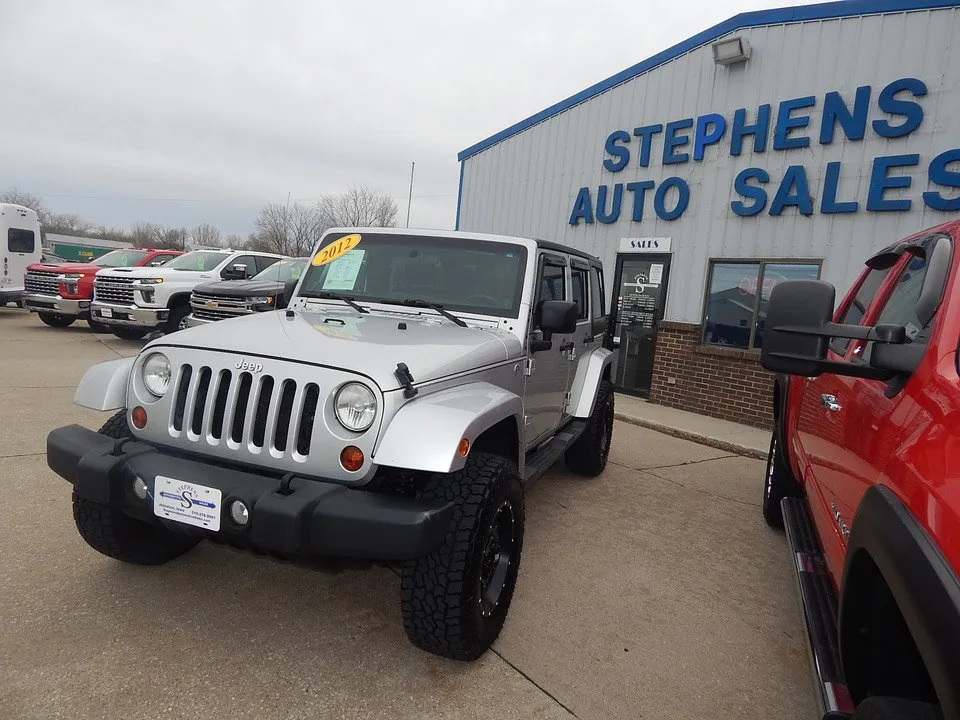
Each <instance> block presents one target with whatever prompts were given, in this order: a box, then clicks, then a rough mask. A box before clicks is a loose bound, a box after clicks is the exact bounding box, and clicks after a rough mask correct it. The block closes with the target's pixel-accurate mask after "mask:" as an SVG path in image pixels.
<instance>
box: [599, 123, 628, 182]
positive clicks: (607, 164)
mask: <svg viewBox="0 0 960 720" xmlns="http://www.w3.org/2000/svg"><path fill="white" fill-rule="evenodd" d="M618 141H619V142H621V143H628V142H630V136H629V135H628V134H627V132H626V130H614V131H613V132H612V133H610V135H609V136H608V137H607V142H606V143H604V145H603V149H604V150H605V151H606V153H607V155H609V156H610V157H609V158H607V159H606V160H604V161H603V167H604V168H606V169H607V170H609V171H610V172H620V171H621V170H623V169H624V168H625V167H626V166H627V165H629V164H630V148H625V147H623V145H617V142H618ZM611 158H613V159H611Z"/></svg>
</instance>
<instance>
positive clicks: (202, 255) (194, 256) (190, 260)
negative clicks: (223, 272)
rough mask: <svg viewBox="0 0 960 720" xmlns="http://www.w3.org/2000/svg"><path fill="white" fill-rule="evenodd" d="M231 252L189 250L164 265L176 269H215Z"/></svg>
mask: <svg viewBox="0 0 960 720" xmlns="http://www.w3.org/2000/svg"><path fill="white" fill-rule="evenodd" d="M229 254H230V253H224V252H206V251H202V252H189V253H187V254H186V255H181V256H180V257H175V258H174V259H173V260H171V261H170V262H168V263H167V264H166V265H164V266H163V267H164V268H173V269H174V270H213V269H214V268H215V267H216V266H217V265H219V264H220V263H222V262H223V261H224V260H226V259H227V257H228V256H229Z"/></svg>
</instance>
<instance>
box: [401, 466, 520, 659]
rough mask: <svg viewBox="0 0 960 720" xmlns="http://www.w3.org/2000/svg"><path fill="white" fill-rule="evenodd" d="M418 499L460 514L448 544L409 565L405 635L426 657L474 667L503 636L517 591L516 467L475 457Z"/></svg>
mask: <svg viewBox="0 0 960 720" xmlns="http://www.w3.org/2000/svg"><path fill="white" fill-rule="evenodd" d="M418 497H419V498H421V499H424V500H448V501H453V502H454V503H455V508H454V512H453V519H452V521H451V524H450V528H449V530H448V532H447V536H446V538H445V539H444V541H443V544H442V545H441V546H440V547H439V548H438V549H437V550H435V551H434V552H432V553H430V554H429V555H427V556H426V557H423V558H419V559H417V560H409V561H407V562H406V563H404V566H403V571H402V574H401V597H400V605H401V610H402V613H403V626H404V629H405V630H406V632H407V637H408V638H409V639H410V642H412V643H413V644H414V645H416V646H417V647H419V648H421V649H423V650H426V651H427V652H430V653H434V654H436V655H441V656H443V657H447V658H451V659H454V660H475V659H477V658H478V657H480V656H481V655H482V654H483V653H484V652H486V650H487V649H488V648H489V647H490V646H491V645H492V644H493V642H494V640H496V639H497V637H498V636H499V634H500V630H501V629H502V628H503V623H504V621H505V620H506V617H507V611H508V610H509V608H510V601H511V599H512V598H513V591H514V588H515V587H516V582H517V573H518V571H519V567H520V555H521V551H522V549H523V527H524V507H523V488H522V486H521V483H520V476H519V474H518V472H517V466H516V464H514V463H513V462H512V461H510V460H507V459H506V458H503V457H499V456H497V455H491V454H488V453H473V454H471V455H470V456H469V457H468V458H467V464H466V466H465V467H464V468H463V470H460V471H458V472H455V473H450V474H436V475H433V476H431V477H430V478H429V479H428V480H427V482H426V485H425V486H424V487H423V489H422V490H421V491H420V492H419V493H418ZM505 528H509V529H510V540H509V543H508V542H507V539H506V537H507V533H506V532H505V531H504V529H505ZM495 529H496V530H495ZM501 534H502V536H501ZM491 553H492V554H491ZM493 558H496V560H493ZM491 567H493V568H496V570H495V571H493V572H492V573H491V572H490V569H491ZM488 579H489V580H490V581H489V582H487V580H488ZM494 581H496V582H494ZM493 597H495V601H491V600H490V598H493Z"/></svg>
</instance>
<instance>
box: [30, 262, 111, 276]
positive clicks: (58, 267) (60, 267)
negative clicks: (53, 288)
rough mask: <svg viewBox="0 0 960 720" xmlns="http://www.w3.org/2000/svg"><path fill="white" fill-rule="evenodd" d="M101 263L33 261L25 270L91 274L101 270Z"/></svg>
mask: <svg viewBox="0 0 960 720" xmlns="http://www.w3.org/2000/svg"><path fill="white" fill-rule="evenodd" d="M102 269H103V266H102V265H93V264H91V263H42V262H40V263H34V264H33V265H28V266H27V270H29V271H32V272H48V273H57V274H58V275H59V274H60V273H65V272H69V273H84V274H86V273H90V274H91V275H93V274H94V273H96V272H97V270H102Z"/></svg>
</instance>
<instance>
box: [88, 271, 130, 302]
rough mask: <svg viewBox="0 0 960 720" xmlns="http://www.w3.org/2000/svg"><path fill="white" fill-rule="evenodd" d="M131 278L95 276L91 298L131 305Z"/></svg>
mask: <svg viewBox="0 0 960 720" xmlns="http://www.w3.org/2000/svg"><path fill="white" fill-rule="evenodd" d="M133 282H134V280H133V278H117V277H111V278H99V277H98V278H95V279H94V281H93V299H94V300H99V301H100V302H107V303H116V304H117V305H133V288H132V287H130V285H131V284H132V283H133Z"/></svg>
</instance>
